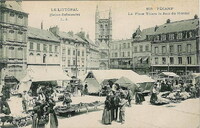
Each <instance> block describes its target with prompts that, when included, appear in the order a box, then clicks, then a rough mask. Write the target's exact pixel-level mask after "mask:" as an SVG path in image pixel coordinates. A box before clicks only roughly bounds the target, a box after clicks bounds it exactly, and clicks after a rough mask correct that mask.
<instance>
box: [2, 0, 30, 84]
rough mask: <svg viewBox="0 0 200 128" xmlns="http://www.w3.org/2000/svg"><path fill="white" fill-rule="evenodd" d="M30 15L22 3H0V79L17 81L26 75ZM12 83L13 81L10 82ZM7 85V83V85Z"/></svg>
mask: <svg viewBox="0 0 200 128" xmlns="http://www.w3.org/2000/svg"><path fill="white" fill-rule="evenodd" d="M27 25H28V14H27V13H25V12H24V11H23V10H22V8H21V1H20V0H18V2H16V1H5V0H1V2H0V79H1V83H0V84H4V78H5V76H7V78H10V79H17V80H18V81H19V80H20V79H21V78H22V77H23V76H24V75H25V74H24V72H23V71H24V69H25V68H26V63H27V60H26V49H27V47H26V45H27ZM8 81H12V80H8ZM5 84H6V83H5Z"/></svg>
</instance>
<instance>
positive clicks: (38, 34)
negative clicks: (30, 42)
mask: <svg viewBox="0 0 200 128" xmlns="http://www.w3.org/2000/svg"><path fill="white" fill-rule="evenodd" d="M28 37H29V38H36V39H41V40H50V41H55V42H60V41H59V39H58V38H57V37H56V36H54V34H53V33H51V32H50V31H47V30H43V29H38V28H33V27H28Z"/></svg>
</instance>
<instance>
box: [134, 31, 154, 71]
mask: <svg viewBox="0 0 200 128" xmlns="http://www.w3.org/2000/svg"><path fill="white" fill-rule="evenodd" d="M152 33H154V28H147V29H143V30H142V31H141V30H140V27H139V28H138V29H137V30H136V31H135V33H133V42H132V51H133V70H134V71H135V72H137V73H139V74H148V73H149V72H150V71H151V39H149V38H147V37H148V36H147V35H149V34H152Z"/></svg>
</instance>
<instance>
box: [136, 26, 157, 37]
mask: <svg viewBox="0 0 200 128" xmlns="http://www.w3.org/2000/svg"><path fill="white" fill-rule="evenodd" d="M154 30H155V28H154V27H151V28H146V29H143V30H142V32H141V33H140V35H139V36H138V35H137V36H138V38H135V39H136V40H145V39H146V36H147V35H153V34H154V33H155V31H154Z"/></svg>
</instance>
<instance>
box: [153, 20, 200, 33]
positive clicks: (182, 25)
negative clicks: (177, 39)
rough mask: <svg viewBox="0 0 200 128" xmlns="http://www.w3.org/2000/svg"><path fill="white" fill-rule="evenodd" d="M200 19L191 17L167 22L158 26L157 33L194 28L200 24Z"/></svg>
mask: <svg viewBox="0 0 200 128" xmlns="http://www.w3.org/2000/svg"><path fill="white" fill-rule="evenodd" d="M198 22H199V19H189V20H181V21H175V22H171V23H165V24H163V25H160V26H158V28H157V30H156V32H155V34H162V33H170V32H179V31H187V30H194V29H196V28H197V27H198V26H199V23H198Z"/></svg>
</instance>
